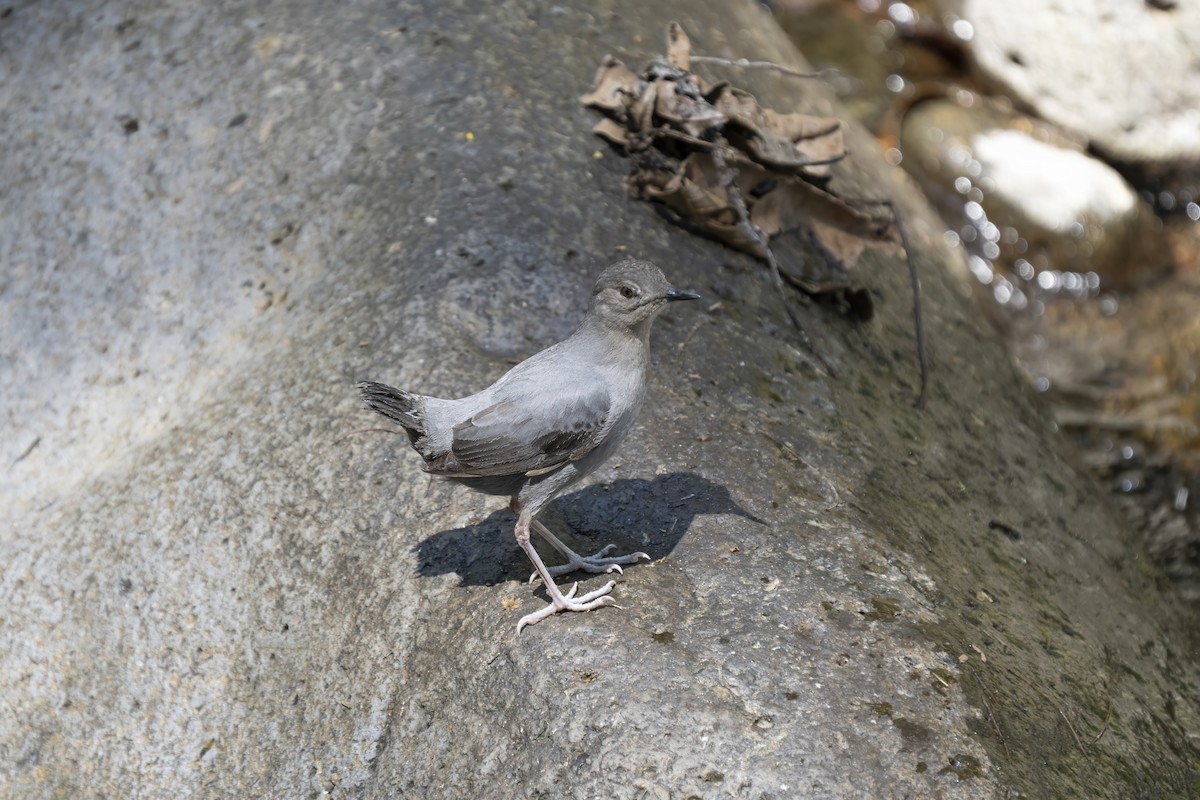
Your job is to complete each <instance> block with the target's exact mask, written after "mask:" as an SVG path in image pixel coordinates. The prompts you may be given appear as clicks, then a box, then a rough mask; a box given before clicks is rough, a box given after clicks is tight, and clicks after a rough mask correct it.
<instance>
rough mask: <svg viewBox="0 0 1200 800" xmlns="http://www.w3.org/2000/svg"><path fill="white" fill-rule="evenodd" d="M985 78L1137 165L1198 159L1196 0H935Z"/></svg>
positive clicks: (1199, 11)
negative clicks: (964, 36)
mask: <svg viewBox="0 0 1200 800" xmlns="http://www.w3.org/2000/svg"><path fill="white" fill-rule="evenodd" d="M942 5H943V6H946V7H948V8H952V9H954V10H955V11H956V12H957V13H958V14H960V15H961V16H962V17H963V18H964V19H966V20H967V21H968V22H969V23H970V24H971V26H972V28H973V36H972V37H971V38H970V39H969V40H968V42H967V50H968V53H969V54H970V58H971V61H972V63H973V64H974V65H975V67H976V68H977V69H978V71H979V74H980V76H981V77H982V78H983V79H984V80H985V82H990V83H992V84H994V85H995V86H997V87H998V88H999V89H1000V90H1001V91H1003V92H1005V93H1007V94H1009V95H1010V96H1012V97H1014V98H1016V99H1017V100H1018V101H1019V102H1020V103H1021V104H1022V105H1024V106H1026V107H1028V108H1032V109H1033V110H1034V111H1036V112H1037V113H1038V114H1039V115H1040V116H1042V117H1044V118H1045V119H1048V120H1050V121H1051V122H1053V123H1055V124H1056V125H1060V126H1062V127H1064V128H1070V129H1072V130H1075V131H1078V132H1079V133H1082V134H1083V135H1085V136H1086V137H1087V138H1088V141H1089V142H1090V143H1091V144H1092V145H1093V146H1094V147H1095V149H1096V150H1098V151H1099V152H1101V153H1103V154H1105V155H1106V156H1108V157H1109V158H1111V159H1115V160H1117V161H1120V162H1124V163H1126V164H1134V165H1137V166H1139V167H1141V168H1142V169H1143V170H1146V171H1151V172H1163V171H1165V170H1169V169H1172V168H1177V167H1179V166H1180V165H1183V166H1186V167H1188V168H1189V169H1190V173H1189V174H1193V175H1194V174H1195V171H1196V169H1197V166H1198V165H1200V62H1197V60H1196V53H1197V52H1198V51H1200V5H1198V4H1196V3H1190V2H1175V0H1053V1H1052V2H1045V1H1044V0H1010V2H1005V3H996V2H990V0H943V2H942Z"/></svg>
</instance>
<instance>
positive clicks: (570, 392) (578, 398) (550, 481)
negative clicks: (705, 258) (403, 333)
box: [358, 259, 699, 633]
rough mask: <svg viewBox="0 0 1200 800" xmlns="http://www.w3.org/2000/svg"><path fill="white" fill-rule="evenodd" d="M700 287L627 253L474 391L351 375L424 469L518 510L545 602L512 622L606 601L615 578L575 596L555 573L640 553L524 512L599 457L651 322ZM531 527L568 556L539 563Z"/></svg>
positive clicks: (624, 421)
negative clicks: (560, 329) (546, 341)
mask: <svg viewBox="0 0 1200 800" xmlns="http://www.w3.org/2000/svg"><path fill="white" fill-rule="evenodd" d="M698 298H699V295H697V294H692V293H691V292H681V291H679V290H678V289H673V288H671V286H670V285H669V284H668V283H667V279H666V278H665V277H664V276H663V274H662V270H660V269H659V268H658V267H656V266H655V265H653V264H651V263H649V262H647V261H635V260H633V259H626V260H624V261H618V262H617V263H615V264H613V265H612V266H610V267H609V268H608V269H606V270H604V272H602V273H600V277H599V278H597V279H596V284H595V286H594V287H592V297H591V300H590V302H589V303H588V312H587V314H586V315H585V316H584V318H583V322H581V323H580V324H579V327H578V328H576V330H575V332H574V333H572V334H571V335H570V336H569V337H568V338H566V339H564V340H563V341H561V342H559V343H558V344H556V345H552V346H551V347H548V348H546V349H545V350H543V351H542V352H540V353H538V354H537V355H534V356H531V357H530V358H528V359H526V360H525V361H522V362H521V363H520V364H517V365H516V366H515V367H513V368H512V369H510V370H509V371H508V372H507V373H506V374H505V375H504V376H503V377H502V378H500V380H498V381H496V382H495V383H493V384H492V385H491V386H489V387H488V388H486V389H484V390H483V391H482V392H479V393H478V394H473V395H471V396H469V397H463V398H460V399H458V400H442V399H439V398H436V397H427V396H425V395H419V394H413V393H412V392H406V391H404V390H402V389H394V388H392V387H391V386H385V385H384V384H382V383H372V382H369V381H363V382H361V383H359V384H358V388H359V390H360V391H361V392H362V396H363V401H364V402H365V403H366V406H367V408H369V409H371V410H372V411H376V412H378V413H380V414H382V415H383V416H385V417H387V418H388V419H390V420H392V421H393V422H395V423H398V424H399V425H401V426H402V427H403V428H404V430H405V431H406V432H407V433H408V438H409V440H410V441H411V442H412V446H413V448H414V449H415V450H416V451H417V452H418V453H420V454H421V458H423V459H424V460H425V463H424V464H423V465H422V467H423V469H424V470H425V471H426V472H428V473H431V474H433V475H438V476H440V477H443V478H449V479H450V480H453V481H457V482H458V483H462V484H464V485H466V486H469V487H470V488H472V489H474V490H476V491H479V492H484V493H485V494H494V495H507V496H509V497H511V498H512V500H511V503H510V507H511V508H512V510H513V512H514V513H515V514H516V515H517V526H516V535H517V543H518V544H519V545H521V549H522V550H524V551H525V555H527V556H529V560H530V561H532V562H533V566H534V567H535V568H536V570H537V572H536V573H534V575H531V576H530V580H531V581H532V580H533V578H534V577H536V576H538V575H540V576H541V578H542V581H543V582H544V583H545V584H546V591H547V593H549V595H550V604H549V605H548V606H546V607H545V608H543V609H541V610H540V611H535V612H533V613H532V614H527V615H526V616H524V617H522V618H521V621H520V622H518V623H517V633H520V632H521V629H522V628H524V627H525V626H526V625H533V624H535V623H538V622H541V621H542V620H543V619H545V618H546V617H548V616H550V615H551V614H555V613H557V612H559V611H591V610H592V609H593V608H599V607H600V606H602V605H606V604H608V603H610V602H612V597H611V596H610V595H609V592H611V591H612V589H613V586H614V582H613V581H609V582H608V583H606V584H605V585H604V586H602V587H600V588H599V589H597V590H595V591H594V592H588V593H587V594H585V595H583V596H581V597H576V596H575V590H576V589H578V588H579V584H578V583H575V584H574V585H573V586H572V587H571V589H570V591H568V592H567V593H566V594H564V593H563V592H562V591H561V590H560V589H559V588H558V586H556V585H555V583H554V576H556V575H564V574H566V573H568V572H574V571H575V570H584V571H585V572H613V571H616V572H621V567H620V565H621V564H631V563H633V562H634V561H637V560H638V559H639V558H645V559H647V560H649V558H650V556H648V555H646V554H645V553H631V554H630V555H626V556H610V555H609V553H610V552H612V550H613V547H614V545H611V544H610V545H607V546H606V547H604V548H603V549H601V550H600V551H598V552H596V553H594V554H592V555H590V556H581V555H579V554H578V553H576V552H575V551H573V550H571V548H569V547H567V546H566V545H565V544H563V542H562V541H561V540H559V538H558V537H557V536H555V535H554V534H553V533H551V532H550V531H549V530H548V529H547V528H546V526H545V525H543V524H542V523H540V522H538V521H537V520H536V519H534V517H536V516H537V513H538V512H539V511H541V510H542V509H543V508H544V507H545V506H546V504H547V503H549V502H550V501H551V500H553V499H554V498H555V497H556V496H557V495H558V494H559V493H560V492H561V491H562V490H563V489H566V488H567V487H568V486H570V485H571V484H573V483H575V482H576V481H578V480H580V479H581V478H583V477H584V476H585V475H587V474H588V473H589V472H591V471H592V470H594V469H595V468H596V467H598V466H600V464H602V463H603V462H604V460H605V459H607V458H608V457H609V456H610V455H612V453H613V451H614V450H616V449H617V445H619V444H620V443H621V440H622V439H624V438H625V435H626V434H627V433H629V431H630V429H631V428H632V427H633V423H634V421H635V420H636V419H637V415H638V412H639V411H641V409H642V401H643V400H644V399H645V397H646V373H647V372H648V370H649V368H650V325H651V323H653V322H654V318H655V317H657V316H658V314H659V312H660V311H662V310H663V308H665V307H666V305H667V303H668V302H670V301H672V300H695V299H698ZM531 527H532V528H533V530H535V531H537V532H538V534H540V535H541V537H542V538H543V539H545V540H546V541H547V542H549V543H550V545H551V546H552V547H554V549H555V550H557V551H558V552H560V553H562V554H563V556H565V557H566V559H567V563H566V564H563V565H561V566H556V567H547V566H546V565H545V564H544V563H542V559H541V557H540V556H539V555H538V553H537V550H535V549H534V548H533V545H532V544H530V542H529V529H530V528H531Z"/></svg>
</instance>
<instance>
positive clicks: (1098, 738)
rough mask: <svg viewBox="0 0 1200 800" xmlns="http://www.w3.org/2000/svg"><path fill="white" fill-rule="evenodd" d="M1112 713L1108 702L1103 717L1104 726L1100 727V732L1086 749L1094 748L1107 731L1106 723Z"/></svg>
mask: <svg viewBox="0 0 1200 800" xmlns="http://www.w3.org/2000/svg"><path fill="white" fill-rule="evenodd" d="M1112 712H1113V707H1112V702H1111V701H1110V702H1109V704H1108V713H1107V714H1105V715H1104V724H1103V725H1102V726H1101V727H1100V732H1099V733H1097V734H1096V738H1095V739H1092V742H1091V744H1089V745H1088V747H1093V746H1095V744H1096V743H1097V742H1099V741H1100V737H1101V736H1103V735H1104V734H1105V733H1106V732H1107V731H1108V722H1109V720H1111V719H1112Z"/></svg>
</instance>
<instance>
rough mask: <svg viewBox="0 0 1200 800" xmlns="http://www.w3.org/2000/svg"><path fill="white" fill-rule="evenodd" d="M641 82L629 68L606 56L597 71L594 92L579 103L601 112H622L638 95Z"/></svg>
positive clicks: (580, 99) (593, 86) (582, 98)
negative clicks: (631, 96)
mask: <svg viewBox="0 0 1200 800" xmlns="http://www.w3.org/2000/svg"><path fill="white" fill-rule="evenodd" d="M640 81H641V78H639V77H638V76H637V75H636V74H635V73H634V72H633V70H631V69H629V67H627V66H625V65H624V64H622V63H621V62H620V61H618V60H617V59H615V58H613V57H612V56H605V57H604V61H603V63H601V65H600V69H598V70H596V79H595V81H593V85H592V91H591V92H589V93H588V94H585V95H584V96H583V97H581V98H579V102H581V103H583V104H584V105H585V106H591V107H592V108H596V109H599V110H601V111H607V112H617V111H620V110H622V109H624V108H625V106H626V105H627V104H628V102H629V97H630V95H633V94H636V93H637V85H638V83H639V82H640Z"/></svg>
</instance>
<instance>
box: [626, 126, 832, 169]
mask: <svg viewBox="0 0 1200 800" xmlns="http://www.w3.org/2000/svg"><path fill="white" fill-rule="evenodd" d="M645 134H649V135H650V136H653V137H655V138H658V137H660V136H661V137H664V138H667V139H675V140H677V141H680V142H683V143H684V144H690V145H691V146H692V147H695V148H696V149H697V150H709V151H712V150H715V149H716V148H717V147H720V146H723V145H718V144H717V143H715V142H710V141H707V140H705V139H700V138H698V137H696V136H692V135H691V134H689V133H684V132H683V131H677V130H675V129H674V128H668V127H666V126H665V125H660V126H658V127H655V128H650V129H649V130H646V131H644V132H643V133H642V134H636V135H645ZM731 152H733V153H736V152H737V151H736V150H732V151H731ZM738 160H739V161H741V162H743V163H746V164H753V163H754V161H753V160H752V159H748V158H744V157H743V158H739V159H738ZM845 160H846V154H845V153H839V154H838V155H835V156H829V157H828V158H814V159H811V160H809V161H800V162H793V163H794V165H795V167H796V168H797V169H799V168H801V167H825V166H828V165H830V164H837V163H840V162H842V161H845Z"/></svg>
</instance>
